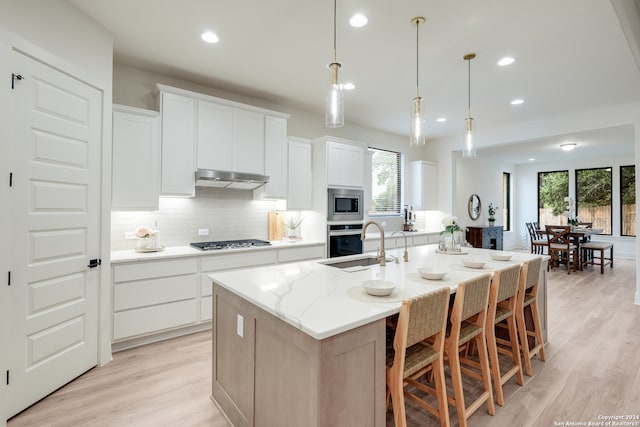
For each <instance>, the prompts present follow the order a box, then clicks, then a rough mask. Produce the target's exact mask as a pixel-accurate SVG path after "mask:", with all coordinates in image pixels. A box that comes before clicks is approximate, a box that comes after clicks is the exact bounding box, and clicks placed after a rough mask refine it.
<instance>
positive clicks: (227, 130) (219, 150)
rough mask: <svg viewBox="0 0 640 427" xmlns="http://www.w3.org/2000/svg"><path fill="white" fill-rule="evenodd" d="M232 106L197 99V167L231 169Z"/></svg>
mask: <svg viewBox="0 0 640 427" xmlns="http://www.w3.org/2000/svg"><path fill="white" fill-rule="evenodd" d="M232 124H233V108H231V107H228V106H226V105H220V104H215V103H213V102H208V101H198V126H197V128H198V132H197V137H198V156H197V157H198V161H197V164H198V168H200V169H214V170H222V171H230V170H232V167H233V166H232V155H233V125H232Z"/></svg>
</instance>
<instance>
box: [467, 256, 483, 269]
mask: <svg viewBox="0 0 640 427" xmlns="http://www.w3.org/2000/svg"><path fill="white" fill-rule="evenodd" d="M486 263H487V262H486V261H482V260H479V259H474V258H467V259H463V260H462V265H464V266H465V267H467V268H483V267H484V265H485V264H486Z"/></svg>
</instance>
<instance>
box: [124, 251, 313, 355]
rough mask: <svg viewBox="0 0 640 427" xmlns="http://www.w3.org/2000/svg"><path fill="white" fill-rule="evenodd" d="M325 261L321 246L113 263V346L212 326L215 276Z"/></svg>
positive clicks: (143, 341) (151, 339) (147, 340)
mask: <svg viewBox="0 0 640 427" xmlns="http://www.w3.org/2000/svg"><path fill="white" fill-rule="evenodd" d="M323 257H324V244H323V243H318V244H313V245H294V244H292V246H291V247H272V248H269V249H264V250H258V251H241V252H232V251H229V252H225V253H223V254H220V253H217V254H211V255H193V256H189V257H185V258H177V259H175V258H174V259H165V260H157V259H156V260H149V261H131V262H126V263H118V264H114V265H113V275H112V277H113V337H112V338H113V342H114V343H118V346H119V347H123V348H126V347H131V346H133V345H137V344H133V345H128V344H130V343H132V342H134V341H138V340H142V341H141V343H148V342H152V341H157V340H159V339H164V338H165V336H164V334H165V333H167V334H168V333H170V334H171V336H176V335H180V334H181V328H183V329H184V331H182V333H188V332H192V331H193V329H194V328H200V329H203V328H206V327H209V324H210V321H211V318H212V305H211V303H212V293H213V292H212V289H213V286H212V282H211V279H209V274H211V273H213V272H218V271H223V270H233V269H238V268H251V267H258V266H261V265H272V264H277V263H284V262H294V261H303V260H310V259H320V258H323ZM154 335H155V337H154ZM123 343H124V345H123Z"/></svg>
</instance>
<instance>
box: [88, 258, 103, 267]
mask: <svg viewBox="0 0 640 427" xmlns="http://www.w3.org/2000/svg"><path fill="white" fill-rule="evenodd" d="M101 264H102V260H101V259H100V258H94V259H92V260H89V265H87V267H89V268H96V267H98V266H100V265H101Z"/></svg>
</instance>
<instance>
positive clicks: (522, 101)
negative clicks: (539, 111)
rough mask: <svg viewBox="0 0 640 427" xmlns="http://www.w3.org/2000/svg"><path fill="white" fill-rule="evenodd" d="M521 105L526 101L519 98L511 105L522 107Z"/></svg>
mask: <svg viewBox="0 0 640 427" xmlns="http://www.w3.org/2000/svg"><path fill="white" fill-rule="evenodd" d="M520 104H524V99H520V98H518V99H514V100H513V101H511V105H520Z"/></svg>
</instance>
